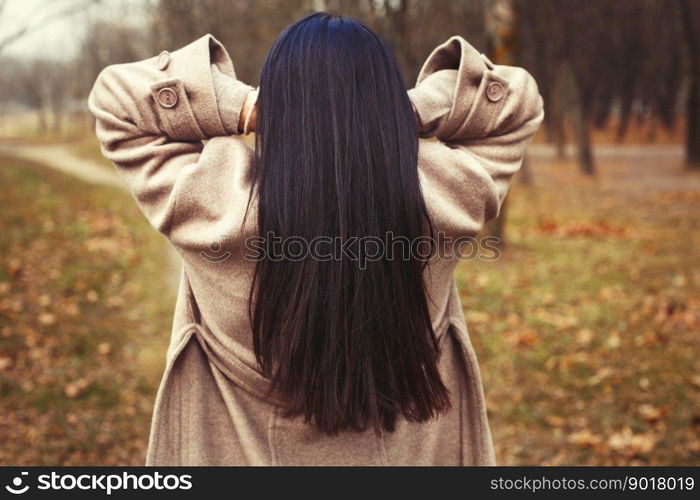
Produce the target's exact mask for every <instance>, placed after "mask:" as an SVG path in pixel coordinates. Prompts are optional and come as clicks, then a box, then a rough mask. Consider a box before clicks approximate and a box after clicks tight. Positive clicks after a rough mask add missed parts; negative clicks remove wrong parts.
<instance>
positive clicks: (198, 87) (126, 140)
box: [88, 35, 253, 239]
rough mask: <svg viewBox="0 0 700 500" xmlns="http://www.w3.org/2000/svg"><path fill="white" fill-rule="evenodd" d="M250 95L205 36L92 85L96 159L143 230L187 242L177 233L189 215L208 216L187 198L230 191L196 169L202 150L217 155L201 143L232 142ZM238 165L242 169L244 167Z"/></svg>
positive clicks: (109, 71) (108, 73)
mask: <svg viewBox="0 0 700 500" xmlns="http://www.w3.org/2000/svg"><path fill="white" fill-rule="evenodd" d="M251 90H253V89H252V87H250V86H248V85H246V84H244V83H242V82H240V81H238V80H237V79H236V74H235V72H234V69H233V63H232V62H231V59H230V57H229V55H228V53H227V52H226V49H225V48H224V47H223V46H222V45H221V44H220V43H219V42H218V41H217V40H216V39H215V38H214V37H212V36H211V35H206V36H204V37H202V38H200V39H198V40H196V41H194V42H193V43H191V44H190V45H187V46H186V47H184V48H182V49H180V50H177V51H175V52H173V53H168V52H166V51H164V52H162V53H161V54H160V56H158V57H153V58H151V59H147V60H145V61H140V62H135V63H130V64H118V65H113V66H109V67H107V68H105V69H104V70H103V71H102V72H101V73H100V75H99V77H98V78H97V81H96V82H95V84H94V87H93V89H92V91H91V93H90V96H89V99H88V105H89V108H90V111H91V112H92V113H93V114H94V116H95V118H96V133H97V138H98V140H99V141H100V144H101V148H102V153H103V155H104V156H105V157H106V158H107V159H109V160H111V161H112V162H113V163H114V164H115V165H116V167H117V170H118V172H119V174H120V176H121V177H122V178H123V179H124V181H125V182H126V184H127V187H128V188H129V190H130V191H131V192H132V194H133V195H134V198H135V199H136V201H137V203H138V205H139V207H140V208H141V210H142V211H143V213H144V214H145V216H146V218H147V219H148V220H149V222H150V223H151V224H152V225H153V226H154V227H155V228H156V229H158V230H159V231H160V232H162V233H163V234H165V235H166V236H167V237H169V238H171V239H172V237H173V233H175V232H176V231H178V230H181V233H183V234H187V231H186V230H185V231H184V232H183V231H182V226H186V225H188V224H190V225H191V223H192V221H191V218H192V217H194V216H195V215H196V214H198V213H199V214H203V215H204V216H207V211H206V210H202V211H200V210H198V207H196V206H194V205H195V204H196V203H198V200H197V197H196V196H193V192H196V191H197V190H199V191H202V190H206V189H207V188H206V186H204V187H202V184H203V183H207V184H209V185H210V186H214V185H215V184H217V183H218V182H220V181H224V180H227V181H228V184H230V183H232V182H233V181H232V179H234V178H235V177H236V175H235V172H228V171H225V168H222V169H221V170H222V171H221V172H216V171H214V169H211V168H208V167H205V166H202V165H201V163H203V162H200V158H201V157H202V155H203V154H204V155H206V154H207V151H206V149H212V148H215V147H216V146H215V145H213V146H211V147H210V145H212V143H215V142H216V140H212V141H208V142H207V145H206V146H205V145H204V144H203V142H202V141H203V140H206V139H211V138H215V137H217V136H230V135H232V134H238V121H239V116H240V112H241V108H242V105H243V102H244V100H245V98H246V96H247V95H248V93H249V92H250V91H251ZM241 144H242V141H241ZM212 154H215V153H214V152H212V153H210V155H212ZM232 160H235V159H232ZM227 163H229V162H227ZM233 163H235V162H233ZM240 163H241V168H243V166H244V164H245V162H243V161H241V162H240ZM231 168H235V165H234V166H233V167H231ZM205 170H208V171H205ZM217 176H219V177H220V179H217V178H216V177H217ZM226 176H228V179H226ZM238 177H239V178H242V177H245V176H240V175H239V176H238ZM179 193H183V194H179ZM214 194H216V193H214ZM200 198H201V196H200ZM208 201H211V198H210V200H208ZM201 202H202V200H199V203H201ZM209 216H210V218H212V219H215V218H216V217H215V216H212V215H211V214H209Z"/></svg>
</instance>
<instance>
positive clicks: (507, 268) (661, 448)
mask: <svg viewBox="0 0 700 500" xmlns="http://www.w3.org/2000/svg"><path fill="white" fill-rule="evenodd" d="M21 145H23V146H25V147H26V146H30V147H31V148H32V149H33V150H34V151H40V150H41V148H47V147H53V148H56V147H59V148H61V149H60V151H63V152H64V153H65V154H68V155H72V156H70V157H71V158H75V157H76V156H79V157H82V158H83V159H84V160H85V163H89V164H90V165H93V166H94V165H95V164H97V163H98V162H100V158H99V154H98V153H97V150H96V148H95V145H94V143H93V142H92V141H91V140H90V139H87V140H80V141H74V142H69V143H51V144H46V143H44V144H42V145H36V144H35V143H31V142H30V143H26V142H23V143H22V144H21ZM6 146H7V147H5V148H4V149H2V155H0V183H2V204H0V221H2V222H1V224H2V225H1V227H2V236H0V255H1V258H2V261H1V262H0V404H1V405H2V419H0V443H2V445H1V446H0V464H17V465H20V464H44V465H56V464H63V465H72V464H86V465H101V464H130V465H137V464H141V463H143V460H144V453H145V447H146V442H147V437H148V427H149V421H150V413H151V409H152V405H153V399H154V396H155V391H156V388H157V384H158V381H159V377H160V374H161V372H162V369H163V364H164V355H165V349H166V346H167V341H168V335H169V327H170V320H171V312H172V307H173V298H174V291H173V285H172V273H173V263H172V260H171V259H170V258H166V257H165V255H166V254H168V250H167V249H166V244H165V242H164V240H163V239H162V238H161V237H160V236H159V235H158V234H157V233H156V232H155V231H153V230H151V229H150V228H149V227H148V226H147V224H146V223H145V221H144V220H143V218H142V217H141V215H140V214H139V212H138V209H137V208H136V207H135V205H134V203H133V201H132V200H131V198H130V196H129V195H128V194H126V193H125V192H123V191H122V190H120V189H118V188H115V187H114V186H112V185H110V182H111V181H106V182H102V181H100V180H99V179H103V180H104V179H106V178H105V177H103V175H102V174H98V175H97V178H94V177H93V178H90V176H88V178H83V179H80V178H75V176H74V174H75V172H72V173H70V172H69V173H65V172H59V171H57V170H56V169H55V168H47V166H46V165H50V164H51V162H52V159H53V160H56V161H58V160H57V158H59V156H60V154H59V153H57V151H59V150H58V149H53V150H51V149H44V151H47V152H48V153H47V154H45V155H44V158H37V157H32V158H30V159H27V158H28V156H27V155H23V154H18V150H17V149H16V148H17V146H18V145H17V144H16V143H15V144H14V145H6ZM12 148H15V154H12V150H13V149H12ZM598 151H599V157H598V167H599V174H598V176H597V177H595V178H586V177H584V176H582V175H580V174H579V173H578V171H577V169H576V165H575V163H574V161H573V160H570V159H559V158H557V157H556V156H555V155H553V154H551V153H550V152H549V150H548V149H547V148H546V147H544V146H541V145H534V147H533V154H532V156H531V162H530V163H531V168H532V171H533V174H534V175H533V176H534V184H532V185H530V186H526V185H522V184H520V183H518V182H517V181H516V182H515V183H514V185H513V187H512V190H511V194H510V196H509V202H508V203H509V205H508V225H507V238H508V240H507V246H506V248H505V251H504V252H503V255H502V257H501V258H500V259H499V260H498V261H495V262H487V261H480V260H476V261H471V262H465V263H462V264H460V267H459V268H458V274H457V279H458V283H459V287H460V293H461V296H462V300H463V304H464V311H465V314H466V317H467V323H468V325H469V329H470V332H471V336H472V340H473V342H474V345H475V348H476V350H477V354H478V357H479V360H480V363H481V372H482V376H483V379H484V383H485V391H486V396H487V400H488V409H489V414H490V419H491V426H492V430H493V434H494V441H495V443H496V450H497V458H498V461H499V463H502V464H512V465H516V464H518V465H520V464H551V465H576V464H644V465H646V464H649V465H664V464H695V465H698V464H700V404H699V403H700V359H699V357H698V345H699V340H700V293H699V290H700V252H698V248H700V241H699V240H700V231H698V227H700V210H699V208H700V174H692V173H688V172H687V171H684V170H683V167H682V154H681V150H680V147H677V146H673V145H668V144H666V145H658V146H641V147H635V146H629V145H628V146H624V147H617V146H615V145H605V146H601V147H600V148H598ZM20 153H21V151H20ZM98 168H104V169H105V170H104V172H110V174H107V175H111V170H110V169H109V166H107V165H105V164H100V166H99V167H98ZM104 172H103V173H104ZM69 174H70V175H69ZM95 179H97V180H95Z"/></svg>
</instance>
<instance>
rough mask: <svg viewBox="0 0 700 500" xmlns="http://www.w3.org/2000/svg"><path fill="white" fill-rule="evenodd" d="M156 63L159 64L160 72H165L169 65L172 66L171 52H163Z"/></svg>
mask: <svg viewBox="0 0 700 500" xmlns="http://www.w3.org/2000/svg"><path fill="white" fill-rule="evenodd" d="M156 62H157V64H158V69H159V70H161V71H163V70H165V68H167V67H168V64H170V52H168V51H167V50H164V51H163V52H161V53H160V55H159V56H158V60H157V61H156Z"/></svg>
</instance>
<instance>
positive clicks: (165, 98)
mask: <svg viewBox="0 0 700 500" xmlns="http://www.w3.org/2000/svg"><path fill="white" fill-rule="evenodd" d="M157 99H158V104H160V105H161V106H163V107H164V108H172V107H175V105H176V104H177V93H176V92H175V91H174V90H173V89H171V88H170V87H165V88H162V89H160V90H159V91H158V95H157Z"/></svg>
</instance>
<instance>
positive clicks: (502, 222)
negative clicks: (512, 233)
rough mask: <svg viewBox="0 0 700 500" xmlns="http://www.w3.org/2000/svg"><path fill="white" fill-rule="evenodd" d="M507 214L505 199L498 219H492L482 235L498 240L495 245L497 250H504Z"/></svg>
mask: <svg viewBox="0 0 700 500" xmlns="http://www.w3.org/2000/svg"><path fill="white" fill-rule="evenodd" d="M507 212H508V198H507V197H506V199H505V200H503V203H502V204H501V212H500V213H499V214H498V217H496V218H495V219H493V220H492V221H491V222H489V223H488V224H486V227H485V228H484V233H485V234H488V235H489V236H495V237H496V238H498V242H497V243H496V245H497V246H498V248H505V246H506V214H507Z"/></svg>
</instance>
